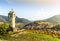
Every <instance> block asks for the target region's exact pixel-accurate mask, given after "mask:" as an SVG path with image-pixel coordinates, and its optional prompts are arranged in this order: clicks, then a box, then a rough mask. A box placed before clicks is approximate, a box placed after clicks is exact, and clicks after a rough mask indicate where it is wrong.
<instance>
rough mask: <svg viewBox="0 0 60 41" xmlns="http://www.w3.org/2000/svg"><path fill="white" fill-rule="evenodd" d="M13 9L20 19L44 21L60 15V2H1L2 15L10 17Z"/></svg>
mask: <svg viewBox="0 0 60 41" xmlns="http://www.w3.org/2000/svg"><path fill="white" fill-rule="evenodd" d="M11 8H12V9H13V10H14V12H15V13H16V16H18V17H20V18H26V19H29V20H43V19H47V18H50V17H52V16H54V15H60V0H0V15H5V16H8V13H9V11H10V10H11Z"/></svg>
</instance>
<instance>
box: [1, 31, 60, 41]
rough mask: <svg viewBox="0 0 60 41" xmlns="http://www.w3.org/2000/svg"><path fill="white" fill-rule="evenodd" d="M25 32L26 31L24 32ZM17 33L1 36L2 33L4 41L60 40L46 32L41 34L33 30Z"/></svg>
mask: <svg viewBox="0 0 60 41" xmlns="http://www.w3.org/2000/svg"><path fill="white" fill-rule="evenodd" d="M24 32H25V33H24ZM24 32H23V33H22V32H19V33H21V34H19V33H16V34H12V35H14V36H10V35H4V36H1V35H0V39H1V40H3V41H60V39H58V38H55V37H52V36H50V35H46V34H39V33H33V32H29V31H27V33H26V31H24Z"/></svg>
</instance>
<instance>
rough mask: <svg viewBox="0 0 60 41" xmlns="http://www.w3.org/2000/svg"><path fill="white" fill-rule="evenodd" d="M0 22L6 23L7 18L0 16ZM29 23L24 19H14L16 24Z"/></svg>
mask: <svg viewBox="0 0 60 41" xmlns="http://www.w3.org/2000/svg"><path fill="white" fill-rule="evenodd" d="M0 22H8V16H3V15H0ZM29 22H30V21H29V20H27V19H25V18H19V17H16V23H29Z"/></svg>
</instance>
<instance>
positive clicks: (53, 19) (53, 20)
mask: <svg viewBox="0 0 60 41" xmlns="http://www.w3.org/2000/svg"><path fill="white" fill-rule="evenodd" d="M45 21H47V22H50V23H60V15H55V16H53V17H51V18H48V19H46V20H45Z"/></svg>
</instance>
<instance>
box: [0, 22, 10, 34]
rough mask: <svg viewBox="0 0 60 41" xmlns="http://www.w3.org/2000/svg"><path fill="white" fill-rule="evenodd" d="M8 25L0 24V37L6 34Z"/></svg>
mask: <svg viewBox="0 0 60 41" xmlns="http://www.w3.org/2000/svg"><path fill="white" fill-rule="evenodd" d="M8 27H9V26H8V24H6V23H3V24H0V35H4V34H6V33H7V32H6V29H7V28H8Z"/></svg>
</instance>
